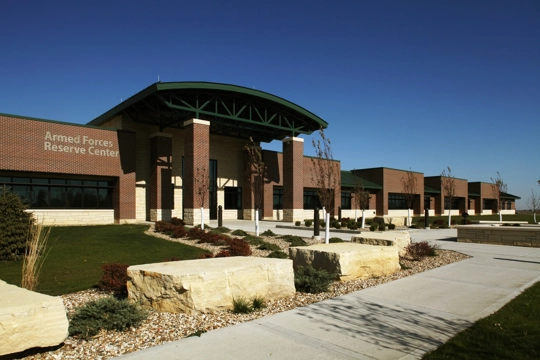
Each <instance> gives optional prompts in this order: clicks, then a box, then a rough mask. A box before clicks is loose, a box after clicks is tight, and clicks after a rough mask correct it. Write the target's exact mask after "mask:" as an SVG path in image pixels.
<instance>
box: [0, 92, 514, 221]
mask: <svg viewBox="0 0 540 360" xmlns="http://www.w3.org/2000/svg"><path fill="white" fill-rule="evenodd" d="M327 126H328V124H327V123H326V122H325V121H324V120H322V119H321V118H319V117H318V116H316V115H315V114H313V113H311V112H309V111H308V110H306V109H304V108H302V107H300V106H298V105H296V104H294V103H291V102H289V101H287V100H285V99H282V98H279V97H277V96H274V95H271V94H268V93H265V92H262V91H258V90H254V89H249V88H244V87H239V86H234V85H226V84H217V83H203V82H175V83H155V84H152V85H151V86H149V87H147V88H146V89H144V90H142V91H141V92H139V93H137V94H135V95H134V96H132V97H131V98H129V99H127V100H126V101H123V102H122V103H120V104H119V105H117V106H115V107H114V108H112V109H110V110H109V111H107V112H105V113H104V114H103V115H101V116H99V117H97V118H96V119H94V120H92V121H90V122H89V123H88V124H87V125H78V124H72V123H63V122H57V121H50V120H43V119H35V118H28V117H23V116H18V115H7V114H0V150H1V151H2V154H3V156H2V157H0V186H2V185H6V186H7V187H8V188H10V189H11V191H14V192H16V193H17V194H18V195H19V196H21V197H22V198H23V199H25V200H26V202H27V203H28V204H29V209H30V211H32V212H34V213H35V214H36V215H37V216H39V217H41V218H43V219H44V220H45V223H46V224H51V223H54V224H57V225H60V224H109V223H126V222H135V221H148V220H150V221H156V220H162V219H170V218H172V217H179V218H183V219H184V220H185V221H186V222H187V223H188V224H190V223H191V224H198V223H200V221H201V217H202V216H204V218H205V219H215V218H217V212H218V207H219V206H221V207H222V209H223V216H224V218H226V219H253V217H254V213H255V211H254V209H255V207H256V206H255V197H254V193H253V191H252V189H253V188H254V178H253V176H252V175H250V172H249V171H247V169H248V168H249V167H248V163H247V161H246V156H245V155H246V154H245V148H246V146H247V145H248V144H251V139H252V140H253V141H254V146H255V147H256V148H258V149H260V153H261V155H262V159H263V161H264V163H265V165H266V169H267V170H266V180H265V182H264V193H263V196H262V202H261V205H260V208H261V211H260V215H259V216H260V217H261V218H262V219H268V220H283V221H287V222H291V221H296V220H304V219H308V218H312V217H313V209H314V208H317V207H318V208H321V204H320V202H319V199H318V196H317V187H318V184H317V177H316V176H314V175H313V174H316V173H317V172H318V171H316V170H315V169H314V166H316V165H317V159H315V158H311V157H306V156H304V140H303V139H302V138H300V137H299V135H309V134H311V133H313V132H314V131H317V130H319V129H321V128H323V129H324V128H326V127H327ZM272 140H281V141H282V142H283V151H282V152H275V151H268V150H262V148H260V144H261V143H264V142H270V141H272ZM251 145H253V144H251ZM327 164H329V167H328V169H329V170H328V171H329V173H331V174H332V177H333V178H335V179H337V181H338V184H337V186H336V188H335V189H334V191H333V194H332V195H331V199H330V202H331V203H330V205H329V207H330V209H327V210H329V211H330V213H331V214H332V215H334V216H337V215H338V209H339V208H341V211H342V216H347V217H353V216H356V215H357V212H355V211H354V210H355V209H356V208H357V206H356V205H355V204H356V203H355V195H354V189H355V187H357V186H358V184H359V183H361V184H362V186H363V188H364V189H365V191H366V192H367V193H368V195H369V196H368V198H367V201H368V204H367V205H366V206H367V211H366V216H367V217H373V216H387V217H396V218H397V217H403V216H406V214H407V206H406V205H405V203H406V201H405V200H406V199H405V198H404V196H403V189H402V181H401V179H402V178H403V177H404V176H406V174H407V171H404V170H398V169H390V168H382V167H381V168H372V169H357V170H352V171H341V165H340V162H339V161H330V162H328V163H327ZM413 174H414V178H415V182H416V192H415V194H413V195H414V198H413V212H414V214H415V215H420V214H423V211H424V199H428V200H429V208H430V212H431V213H432V214H434V215H439V214H444V213H445V212H446V211H454V210H455V211H456V212H457V211H459V212H460V213H461V212H463V211H464V210H468V211H469V212H470V213H476V214H487V213H491V212H492V211H494V209H496V206H497V202H496V200H495V197H494V196H493V191H492V188H491V184H487V183H468V182H467V180H463V179H456V183H457V184H458V191H457V195H456V198H455V199H454V201H453V202H452V203H451V204H450V203H448V202H447V201H445V197H444V194H442V192H441V186H440V177H437V176H435V177H424V175H423V174H422V173H418V172H414V173H413ZM332 197H333V198H332ZM502 198H503V209H504V211H505V212H507V213H509V212H510V213H511V212H514V211H515V199H517V198H518V197H515V196H513V195H510V194H504V196H503V197H502ZM494 201H495V202H494ZM448 207H449V208H448ZM201 208H202V212H201Z"/></svg>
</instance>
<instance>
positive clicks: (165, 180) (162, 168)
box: [150, 133, 173, 221]
mask: <svg viewBox="0 0 540 360" xmlns="http://www.w3.org/2000/svg"><path fill="white" fill-rule="evenodd" d="M171 179H172V135H171V134H166V133H154V134H152V135H150V220H151V221H160V220H170V219H171V214H172V208H173V187H172V182H171Z"/></svg>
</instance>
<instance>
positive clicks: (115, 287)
mask: <svg viewBox="0 0 540 360" xmlns="http://www.w3.org/2000/svg"><path fill="white" fill-rule="evenodd" d="M128 267H129V265H127V264H118V263H112V264H104V265H102V266H101V270H103V275H102V276H101V280H100V281H99V284H98V286H99V287H100V288H101V289H103V290H106V291H111V292H112V293H114V295H115V296H117V297H120V298H124V297H126V296H127V282H128V280H129V277H128V274H127V268H128Z"/></svg>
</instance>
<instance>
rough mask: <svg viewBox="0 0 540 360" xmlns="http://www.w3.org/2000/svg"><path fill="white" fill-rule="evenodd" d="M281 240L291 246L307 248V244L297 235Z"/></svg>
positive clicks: (284, 237) (285, 236) (282, 237)
mask: <svg viewBox="0 0 540 360" xmlns="http://www.w3.org/2000/svg"><path fill="white" fill-rule="evenodd" d="M280 239H283V240H285V241H287V242H288V243H290V244H291V245H290V246H306V245H307V243H306V242H305V241H304V240H303V239H302V238H301V237H300V236H295V235H284V236H281V237H280Z"/></svg>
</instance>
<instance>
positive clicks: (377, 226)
mask: <svg viewBox="0 0 540 360" xmlns="http://www.w3.org/2000/svg"><path fill="white" fill-rule="evenodd" d="M378 228H379V224H377V223H372V224H371V225H370V226H369V231H377V229H378Z"/></svg>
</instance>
